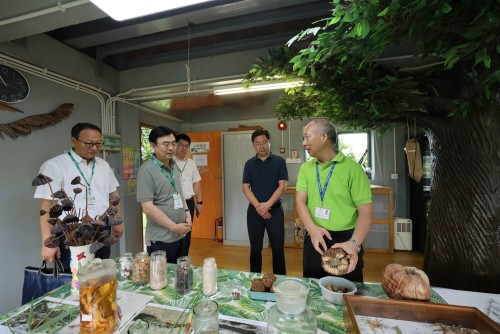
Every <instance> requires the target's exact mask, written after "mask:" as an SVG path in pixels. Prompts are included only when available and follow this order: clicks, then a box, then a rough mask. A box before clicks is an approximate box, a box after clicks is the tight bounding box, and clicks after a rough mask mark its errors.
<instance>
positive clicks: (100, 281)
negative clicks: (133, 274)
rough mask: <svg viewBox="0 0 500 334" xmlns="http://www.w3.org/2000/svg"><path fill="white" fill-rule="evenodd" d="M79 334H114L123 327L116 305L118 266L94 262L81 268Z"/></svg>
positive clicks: (113, 263) (108, 260)
mask: <svg viewBox="0 0 500 334" xmlns="http://www.w3.org/2000/svg"><path fill="white" fill-rule="evenodd" d="M78 282H79V285H80V288H79V289H80V333H113V332H114V331H115V330H116V329H117V328H118V325H119V324H120V318H119V317H118V311H117V310H118V307H117V304H116V263H115V261H114V260H110V259H107V260H101V259H95V260H93V261H92V262H90V263H88V264H87V265H85V266H83V267H81V268H80V269H78Z"/></svg>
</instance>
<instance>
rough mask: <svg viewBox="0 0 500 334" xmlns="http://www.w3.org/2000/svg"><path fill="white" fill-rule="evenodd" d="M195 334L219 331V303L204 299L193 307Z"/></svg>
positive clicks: (209, 333)
mask: <svg viewBox="0 0 500 334" xmlns="http://www.w3.org/2000/svg"><path fill="white" fill-rule="evenodd" d="M193 329H194V334H217V333H219V305H218V304H217V303H216V302H215V301H213V300H209V299H204V300H202V301H201V302H199V303H198V304H196V305H195V307H194V308H193Z"/></svg>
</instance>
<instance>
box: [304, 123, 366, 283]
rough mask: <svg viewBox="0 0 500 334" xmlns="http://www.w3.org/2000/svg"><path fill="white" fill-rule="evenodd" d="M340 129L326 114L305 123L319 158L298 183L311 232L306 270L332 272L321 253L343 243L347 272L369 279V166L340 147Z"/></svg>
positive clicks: (311, 274) (306, 137) (309, 272)
mask: <svg viewBox="0 0 500 334" xmlns="http://www.w3.org/2000/svg"><path fill="white" fill-rule="evenodd" d="M336 142H337V132H336V130H335V127H334V125H333V124H332V123H331V122H329V121H327V120H323V119H319V120H314V121H312V122H310V123H309V124H308V125H307V126H306V127H305V128H304V141H303V143H302V144H303V145H304V147H305V149H306V150H307V151H308V152H309V154H310V155H311V156H312V157H313V158H314V159H312V160H311V161H308V162H306V163H304V164H303V165H302V166H301V168H300V171H299V176H298V179H297V184H296V192H297V194H296V197H295V201H296V205H297V212H298V214H299V217H300V219H301V220H302V223H303V224H304V226H305V228H306V229H307V232H308V235H307V236H306V238H305V240H304V251H303V276H304V277H314V278H321V277H324V276H328V275H329V274H328V273H326V272H325V271H324V270H323V268H322V267H321V255H322V254H323V252H324V251H326V250H327V249H328V248H329V247H333V248H342V249H343V250H345V251H346V252H347V253H348V254H349V256H350V264H349V269H348V272H347V274H345V275H343V276H342V277H344V278H347V279H349V280H351V281H357V282H362V281H363V254H364V251H363V248H362V246H361V244H362V243H363V240H364V239H365V237H366V235H367V234H368V231H369V230H370V225H371V218H372V204H371V202H372V196H371V190H370V181H369V180H368V178H367V176H366V174H365V172H364V171H363V168H362V167H361V166H360V165H359V164H358V163H356V162H355V161H353V160H351V159H349V158H347V157H345V156H344V154H342V152H339V151H337V150H336V149H335V144H336Z"/></svg>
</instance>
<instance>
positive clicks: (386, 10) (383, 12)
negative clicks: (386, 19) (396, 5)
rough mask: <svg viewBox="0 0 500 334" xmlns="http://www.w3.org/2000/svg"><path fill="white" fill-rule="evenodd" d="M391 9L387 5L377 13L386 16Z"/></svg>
mask: <svg viewBox="0 0 500 334" xmlns="http://www.w3.org/2000/svg"><path fill="white" fill-rule="evenodd" d="M388 11H389V7H385V8H384V10H382V11H381V12H380V13H378V14H377V16H379V17H381V16H385V15H386V14H387V12H388Z"/></svg>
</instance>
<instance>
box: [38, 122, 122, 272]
mask: <svg viewBox="0 0 500 334" xmlns="http://www.w3.org/2000/svg"><path fill="white" fill-rule="evenodd" d="M103 144H104V142H103V140H102V133H101V129H99V127H98V126H96V125H93V124H90V123H78V124H76V125H75V126H73V128H72V129H71V145H72V147H73V148H72V150H71V151H69V152H68V153H63V154H60V155H58V156H56V157H54V158H52V159H49V160H47V161H46V162H45V163H44V164H43V165H42V166H41V167H40V174H43V175H45V176H48V177H50V178H51V179H52V182H50V187H52V190H53V191H54V192H56V191H58V190H61V189H62V190H64V191H65V192H66V194H68V195H70V196H71V195H73V194H74V192H73V189H74V188H78V186H75V185H72V184H71V180H73V179H74V178H75V177H77V176H79V177H80V178H81V182H82V183H84V184H85V185H86V187H87V191H88V212H87V214H88V215H89V216H90V217H91V218H95V217H96V216H99V215H101V214H103V213H104V212H105V211H106V209H107V208H108V207H109V198H110V196H115V197H116V198H119V194H118V191H117V190H116V188H117V187H118V185H119V184H118V180H117V179H116V177H115V175H114V173H113V171H112V169H111V167H110V166H109V164H108V163H107V162H106V161H105V160H103V159H101V158H99V157H98V156H97V155H98V154H99V150H100V149H101V147H102V146H103ZM50 187H49V185H48V184H45V185H41V186H38V187H37V188H36V191H35V195H34V198H39V199H40V209H41V210H44V211H45V212H46V213H45V214H44V215H43V216H40V230H41V233H42V251H41V257H42V260H47V261H50V262H54V260H55V257H56V256H57V257H58V258H60V259H61V262H62V263H63V266H64V269H65V271H69V270H70V267H69V262H70V259H71V254H70V251H69V249H66V248H65V245H64V241H65V240H64V238H61V239H60V243H59V247H56V248H48V247H46V246H45V245H44V241H45V239H47V238H48V237H49V236H50V234H51V228H52V225H50V224H49V223H48V222H47V220H48V218H49V211H50V209H51V208H52V206H53V205H54V204H55V202H54V200H53V197H52V192H51V190H50ZM80 188H81V186H80ZM83 194H85V192H83ZM56 201H57V199H56ZM119 205H120V204H118V206H117V209H118V210H117V212H116V214H115V216H119V208H120V207H119ZM85 208H86V201H85V196H83V195H82V194H80V195H79V196H76V197H75V209H76V211H77V213H78V212H80V215H82V214H83V213H84V211H85ZM64 216H65V213H64V212H63V214H62V215H61V216H60V217H59V218H60V219H62V218H64ZM123 230H124V229H123V224H120V225H116V226H114V228H113V233H114V236H116V237H121V236H122V234H123ZM95 255H96V257H99V258H109V255H110V248H109V246H108V247H103V248H101V249H100V250H99V251H97V253H96V254H95Z"/></svg>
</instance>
